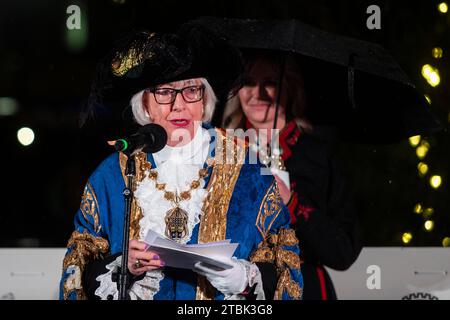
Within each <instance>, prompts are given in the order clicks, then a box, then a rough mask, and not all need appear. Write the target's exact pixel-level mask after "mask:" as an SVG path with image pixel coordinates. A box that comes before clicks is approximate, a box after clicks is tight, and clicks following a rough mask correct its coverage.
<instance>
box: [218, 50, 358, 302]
mask: <svg viewBox="0 0 450 320" xmlns="http://www.w3.org/2000/svg"><path fill="white" fill-rule="evenodd" d="M244 58H245V59H244V60H245V71H244V76H243V86H242V88H241V89H240V90H239V92H238V95H237V96H235V97H234V98H232V99H231V100H230V101H229V102H228V103H227V106H226V108H225V111H224V114H223V122H222V125H223V126H224V127H225V128H232V129H236V128H243V129H254V130H256V133H257V135H258V139H257V142H256V143H253V144H252V145H251V146H250V148H252V147H253V148H254V149H255V151H256V152H258V154H259V159H260V161H261V162H262V163H263V164H265V165H267V166H270V169H271V172H272V173H273V175H274V176H275V178H276V180H277V182H278V186H279V188H280V194H281V197H282V199H283V201H284V203H285V204H286V205H287V207H288V209H289V211H290V216H291V226H292V228H294V229H295V230H296V232H297V236H298V239H299V243H300V248H301V249H302V255H301V258H302V274H303V277H304V294H303V299H305V300H321V299H323V300H327V299H336V292H335V290H334V287H333V284H332V281H331V279H330V277H329V275H328V273H327V271H326V269H325V268H324V266H327V267H329V268H332V269H336V270H346V269H347V268H349V267H350V266H351V265H352V263H353V262H354V261H355V260H356V258H357V257H358V255H359V253H360V251H361V247H362V246H361V239H360V234H359V229H358V222H357V214H356V209H355V206H354V201H353V197H352V194H351V191H350V190H349V186H348V185H346V183H345V177H344V176H343V175H342V173H341V172H340V171H339V167H338V165H337V161H336V159H335V157H334V155H333V153H332V151H331V148H330V145H329V143H328V142H327V141H326V140H325V139H323V138H321V137H319V136H318V135H316V134H315V131H314V126H313V125H312V124H311V123H310V122H309V121H308V119H307V118H306V116H305V111H306V108H307V96H306V92H305V86H304V81H305V80H304V79H303V76H302V72H301V68H300V67H299V64H298V62H297V61H296V60H295V59H294V58H293V57H292V56H289V55H283V54H281V55H280V54H279V53H278V52H271V51H265V50H246V51H244ZM282 59H284V61H283V60H282ZM282 68H283V69H282ZM280 74H281V75H283V76H282V79H280ZM280 80H281V83H280ZM280 87H281V92H280V99H279V109H278V114H277V113H276V110H277V109H276V103H277V93H278V92H277V90H278V89H279V88H280ZM274 122H276V123H275V125H274Z"/></svg>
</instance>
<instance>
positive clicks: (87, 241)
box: [63, 230, 109, 299]
mask: <svg viewBox="0 0 450 320" xmlns="http://www.w3.org/2000/svg"><path fill="white" fill-rule="evenodd" d="M67 248H69V249H70V248H71V249H72V251H70V252H69V253H68V254H67V255H66V256H65V257H64V261H63V270H64V271H66V270H67V268H68V267H70V266H76V267H78V268H79V270H80V274H79V276H80V277H81V275H82V274H83V271H84V268H85V266H86V264H87V263H88V262H89V261H92V260H96V259H101V258H103V256H104V255H106V254H107V253H108V251H109V243H108V241H107V240H106V239H104V238H101V237H95V236H93V235H91V234H89V233H88V231H87V230H85V231H84V232H83V233H80V232H78V231H74V232H73V233H72V235H71V237H70V239H69V242H68V243H67ZM73 291H76V294H77V298H78V299H85V298H86V296H85V293H84V292H83V289H82V288H79V289H77V288H69V287H68V283H67V279H66V281H65V283H64V289H63V292H64V299H67V298H68V296H69V294H70V293H71V292H73Z"/></svg>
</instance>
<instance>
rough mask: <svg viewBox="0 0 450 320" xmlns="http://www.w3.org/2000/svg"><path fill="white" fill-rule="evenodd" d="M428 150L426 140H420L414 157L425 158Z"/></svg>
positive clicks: (428, 145) (428, 146)
mask: <svg viewBox="0 0 450 320" xmlns="http://www.w3.org/2000/svg"><path fill="white" fill-rule="evenodd" d="M429 149H430V144H429V143H428V142H427V141H426V140H422V141H421V143H420V145H419V146H418V147H417V149H416V155H417V157H418V158H419V159H423V158H425V156H426V155H427V153H428V150H429Z"/></svg>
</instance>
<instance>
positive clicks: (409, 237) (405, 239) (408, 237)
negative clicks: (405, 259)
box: [402, 232, 412, 244]
mask: <svg viewBox="0 0 450 320" xmlns="http://www.w3.org/2000/svg"><path fill="white" fill-rule="evenodd" d="M411 240H412V234H411V233H410V232H405V233H404V234H403V235H402V241H403V243H404V244H408V243H409V242H411Z"/></svg>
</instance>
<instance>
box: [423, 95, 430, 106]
mask: <svg viewBox="0 0 450 320" xmlns="http://www.w3.org/2000/svg"><path fill="white" fill-rule="evenodd" d="M424 96H425V99H427V102H428V104H431V98H430V96H429V95H427V94H424Z"/></svg>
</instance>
